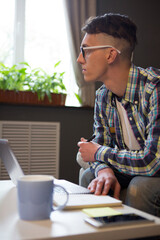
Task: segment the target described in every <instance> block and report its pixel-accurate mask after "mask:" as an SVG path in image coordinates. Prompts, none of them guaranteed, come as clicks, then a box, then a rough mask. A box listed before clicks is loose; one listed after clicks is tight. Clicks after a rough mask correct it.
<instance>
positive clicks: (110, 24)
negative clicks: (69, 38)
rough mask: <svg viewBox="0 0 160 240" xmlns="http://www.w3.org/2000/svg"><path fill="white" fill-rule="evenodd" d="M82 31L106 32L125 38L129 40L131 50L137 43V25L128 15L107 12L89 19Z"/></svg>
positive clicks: (89, 32) (115, 36)
mask: <svg viewBox="0 0 160 240" xmlns="http://www.w3.org/2000/svg"><path fill="white" fill-rule="evenodd" d="M82 31H84V32H86V33H88V34H97V33H106V34H108V35H111V36H113V37H114V38H123V39H125V40H126V41H127V42H129V44H130V47H131V51H133V50H134V48H135V45H136V44H137V37H136V32H137V27H136V25H135V24H134V23H133V22H132V21H131V20H130V19H129V17H128V16H125V15H120V14H114V13H106V14H104V15H102V16H97V17H91V18H89V19H88V20H87V22H86V24H85V26H84V27H83V28H82Z"/></svg>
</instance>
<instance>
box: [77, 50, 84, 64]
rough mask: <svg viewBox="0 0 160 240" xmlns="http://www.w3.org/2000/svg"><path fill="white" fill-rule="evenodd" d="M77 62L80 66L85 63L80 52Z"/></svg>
mask: <svg viewBox="0 0 160 240" xmlns="http://www.w3.org/2000/svg"><path fill="white" fill-rule="evenodd" d="M77 62H78V63H80V64H82V63H84V62H85V59H84V57H83V55H82V53H81V52H80V54H79V56H78V58H77Z"/></svg>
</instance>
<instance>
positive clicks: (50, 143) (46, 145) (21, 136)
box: [0, 121, 60, 180]
mask: <svg viewBox="0 0 160 240" xmlns="http://www.w3.org/2000/svg"><path fill="white" fill-rule="evenodd" d="M0 138H2V139H8V141H9V144H10V146H11V149H12V151H13V153H14V155H15V156H16V158H17V160H18V162H19V164H20V166H21V168H22V169H23V171H24V173H25V174H49V175H53V176H54V177H56V178H58V177H59V176H58V175H59V142H60V123H59V122H53V123H50V122H25V121H24V122H23V121H21V122H19V121H18V122H17V121H0ZM0 179H1V180H2V179H9V176H8V173H7V172H6V170H5V167H4V165H3V163H2V161H1V160H0Z"/></svg>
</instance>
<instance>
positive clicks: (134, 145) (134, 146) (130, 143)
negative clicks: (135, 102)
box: [116, 98, 140, 150]
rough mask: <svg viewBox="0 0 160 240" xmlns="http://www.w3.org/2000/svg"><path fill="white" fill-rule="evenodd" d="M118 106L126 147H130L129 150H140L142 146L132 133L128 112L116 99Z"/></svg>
mask: <svg viewBox="0 0 160 240" xmlns="http://www.w3.org/2000/svg"><path fill="white" fill-rule="evenodd" d="M116 105H117V110H118V113H119V117H120V120H121V126H122V132H123V137H124V142H125V144H126V146H127V147H128V149H129V150H139V149H140V145H139V143H138V141H137V139H136V138H135V135H134V133H133V131H132V128H131V125H130V122H129V120H128V116H127V113H126V110H125V108H124V107H123V106H122V103H121V102H119V101H118V100H117V98H116Z"/></svg>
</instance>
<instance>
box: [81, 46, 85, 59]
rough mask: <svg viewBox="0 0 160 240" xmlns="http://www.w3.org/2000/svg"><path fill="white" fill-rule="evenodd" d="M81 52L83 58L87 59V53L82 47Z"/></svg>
mask: <svg viewBox="0 0 160 240" xmlns="http://www.w3.org/2000/svg"><path fill="white" fill-rule="evenodd" d="M80 50H81V53H82V56H83V58H85V52H84V49H83V47H80Z"/></svg>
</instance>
